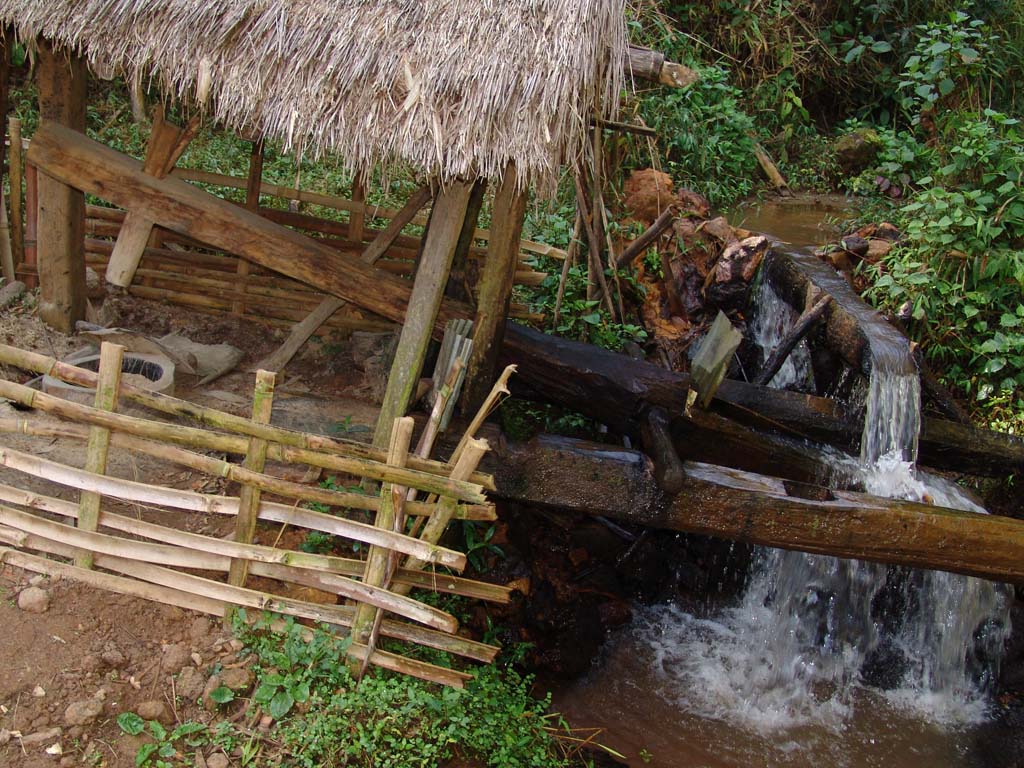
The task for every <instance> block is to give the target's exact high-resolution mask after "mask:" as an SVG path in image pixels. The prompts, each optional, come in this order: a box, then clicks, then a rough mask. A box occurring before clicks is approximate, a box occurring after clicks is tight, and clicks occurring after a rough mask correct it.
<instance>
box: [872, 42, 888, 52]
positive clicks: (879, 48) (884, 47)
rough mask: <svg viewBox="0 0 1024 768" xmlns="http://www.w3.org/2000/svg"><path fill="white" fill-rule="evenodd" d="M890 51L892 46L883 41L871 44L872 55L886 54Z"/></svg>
mask: <svg viewBox="0 0 1024 768" xmlns="http://www.w3.org/2000/svg"><path fill="white" fill-rule="evenodd" d="M891 50H892V45H890V44H889V43H887V42H886V41H885V40H876V41H875V42H874V43H872V44H871V52H872V53H888V52H889V51H891Z"/></svg>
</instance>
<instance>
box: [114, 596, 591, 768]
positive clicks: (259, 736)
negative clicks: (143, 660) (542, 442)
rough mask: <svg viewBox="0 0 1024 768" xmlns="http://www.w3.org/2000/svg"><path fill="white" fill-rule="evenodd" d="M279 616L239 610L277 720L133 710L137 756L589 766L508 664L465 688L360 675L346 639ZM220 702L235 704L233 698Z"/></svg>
mask: <svg viewBox="0 0 1024 768" xmlns="http://www.w3.org/2000/svg"><path fill="white" fill-rule="evenodd" d="M272 618H273V617H271V616H269V615H267V616H263V617H261V618H259V619H257V620H256V621H255V622H254V623H253V624H248V623H246V616H245V612H244V611H239V612H238V613H237V614H236V618H235V631H236V633H237V635H238V636H239V638H240V639H242V641H243V642H244V643H245V647H246V651H247V652H248V653H250V654H251V655H252V657H253V665H252V669H253V671H254V672H255V673H256V677H257V679H256V687H255V690H254V692H253V693H252V696H251V698H250V699H248V704H247V706H248V708H249V709H250V710H252V711H255V709H256V708H257V707H258V708H259V709H260V710H261V711H263V712H264V713H266V714H269V715H270V716H271V717H272V718H273V719H274V723H273V726H272V727H271V729H270V730H269V731H268V732H265V733H263V732H258V731H249V730H247V729H244V728H242V727H241V726H238V725H235V724H234V722H233V721H231V720H219V721H217V722H215V723H211V724H209V725H207V724H203V723H197V722H193V721H188V722H185V723H183V724H181V725H179V726H178V727H176V728H175V729H173V730H168V729H167V728H165V727H163V726H162V725H161V724H160V723H157V722H146V721H144V720H143V719H142V718H140V717H139V716H138V715H136V714H135V713H132V712H126V713H123V714H121V715H120V716H119V717H118V718H117V723H118V725H119V726H120V728H121V730H122V731H124V732H125V733H127V734H130V735H132V736H145V737H146V739H145V741H144V743H142V745H141V746H140V747H139V749H138V752H137V754H136V757H135V764H136V765H137V766H140V768H145V767H148V768H179V766H184V765H190V764H191V759H192V755H193V754H194V752H195V750H196V749H197V748H204V747H208V746H211V745H213V746H217V747H219V748H221V749H223V750H224V751H225V752H227V753H229V754H234V755H235V756H237V757H238V759H239V762H240V764H241V765H243V766H246V765H251V766H268V767H269V766H289V767H291V766H296V767H299V766H302V767H308V768H318V767H319V766H341V765H347V766H374V767H375V768H384V767H385V766H392V767H394V768H405V767H406V766H435V765H438V764H440V763H442V762H443V761H445V760H447V759H449V758H451V757H454V756H461V757H464V758H468V759H473V760H478V761H480V762H481V763H482V764H485V765H491V766H512V767H515V766H523V768H526V767H527V766H529V767H530V768H557V767H558V766H569V765H586V764H587V761H586V760H583V759H582V758H581V756H580V755H579V754H578V753H577V750H576V749H575V748H574V747H572V746H569V745H570V744H571V735H570V734H569V732H568V731H567V730H566V727H565V725H564V723H562V722H560V721H559V720H558V718H557V716H556V715H551V714H549V713H548V711H547V710H548V707H549V703H550V702H549V699H548V698H544V699H535V698H533V696H531V694H530V688H531V686H532V680H531V679H530V678H528V677H525V678H524V677H522V676H520V675H519V674H518V673H516V672H515V671H513V670H511V669H503V668H500V667H498V666H490V667H480V668H478V669H477V670H476V676H475V678H474V679H473V680H472V681H470V682H469V683H468V684H467V686H466V688H465V689H463V690H456V689H453V688H445V687H441V686H437V685H434V684H430V683H424V682H421V681H417V680H414V679H411V678H408V677H405V676H402V675H396V674H391V673H386V672H379V671H378V672H376V673H371V674H369V675H368V676H367V677H365V678H364V679H363V680H362V681H361V682H360V683H358V684H357V683H356V682H355V680H354V679H353V678H352V676H351V674H350V672H349V668H348V666H347V664H346V661H345V660H346V655H345V649H346V647H347V645H348V642H349V641H348V639H347V638H345V639H342V638H339V637H338V636H337V635H335V634H333V633H332V632H331V631H329V630H328V629H326V628H323V629H317V630H313V631H312V632H310V630H309V629H308V628H306V627H303V626H301V625H298V624H296V623H294V621H292V620H291V619H287V620H286V621H285V625H284V630H283V632H271V630H270V624H271V619H272ZM218 703H219V704H221V705H222V706H228V705H232V704H234V705H235V706H237V703H235V701H234V697H233V696H232V697H223V699H222V700H218Z"/></svg>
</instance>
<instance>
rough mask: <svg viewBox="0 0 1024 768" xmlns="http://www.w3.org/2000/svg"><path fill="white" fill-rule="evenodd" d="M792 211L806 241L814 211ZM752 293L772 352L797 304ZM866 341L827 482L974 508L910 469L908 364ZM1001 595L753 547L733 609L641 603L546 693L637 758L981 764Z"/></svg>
mask: <svg viewBox="0 0 1024 768" xmlns="http://www.w3.org/2000/svg"><path fill="white" fill-rule="evenodd" d="M786 210H787V209H783V210H782V211H781V216H780V218H781V219H782V220H783V221H782V223H783V224H784V223H785V221H784V219H785V212H786ZM790 210H796V211H797V212H798V215H799V221H798V225H799V227H800V228H801V229H800V230H799V232H798V233H797V235H796V237H797V238H803V237H806V234H807V223H808V219H809V218H812V217H813V215H814V214H811V216H808V212H807V211H806V210H799V209H790ZM815 213H817V216H818V219H819V221H820V219H821V212H820V210H818V211H815ZM777 215H780V214H777ZM774 223H775V224H779V221H778V220H776V221H775V222H774ZM759 228H764V229H767V228H768V226H766V225H765V224H763V223H761V225H760V227H759ZM794 239H795V238H794ZM757 290H758V292H759V293H758V295H757V297H756V300H755V302H754V303H755V306H756V307H757V310H756V312H757V316H756V317H755V319H754V322H753V324H752V330H753V333H754V336H755V340H756V341H757V342H758V344H759V345H760V346H761V347H763V348H765V349H766V350H768V351H770V350H771V349H772V347H773V346H774V345H775V344H776V343H777V342H778V341H779V340H780V339H781V337H782V336H783V335H784V334H785V331H786V330H787V328H788V327H789V326H790V325H791V324H792V323H793V322H795V320H796V317H797V314H796V312H795V311H794V310H793V309H792V308H791V307H789V305H788V304H786V303H785V302H784V301H782V300H781V299H779V297H778V296H777V295H776V294H775V293H774V291H773V290H772V289H771V287H770V286H769V285H768V284H767V281H763V283H762V285H761V286H760V287H759V288H758V289H757ZM869 345H870V354H871V377H870V381H869V382H868V384H867V386H866V387H864V389H865V392H864V393H863V397H864V398H865V423H864V434H863V439H862V448H861V455H860V456H859V457H858V458H853V457H849V456H846V455H845V454H840V453H838V452H836V453H835V454H834V455H833V456H831V459H832V460H831V461H830V464H831V466H832V472H833V475H832V477H829V478H821V479H822V481H823V483H825V484H829V483H836V484H845V485H849V484H851V483H853V484H859V485H863V486H864V488H865V490H867V491H868V492H870V493H873V494H877V495H880V496H887V497H891V498H907V499H913V500H917V501H920V500H926V501H932V502H934V503H936V504H939V505H941V506H946V507H952V508H959V509H965V510H972V511H977V512H983V511H984V510H982V509H980V508H979V507H977V505H975V504H974V503H973V502H972V501H971V500H970V499H969V498H968V497H967V496H966V495H965V494H964V493H962V492H961V491H960V490H959V489H958V488H957V487H956V486H955V485H953V484H952V483H948V482H946V481H944V480H942V479H940V478H936V477H931V476H928V475H926V474H925V473H922V472H918V471H917V470H916V469H915V467H914V460H915V459H916V450H917V434H918V429H919V426H920V390H919V384H918V379H917V375H916V368H915V366H914V363H913V361H912V360H911V359H910V356H909V350H908V349H907V345H906V343H902V344H900V343H898V341H896V340H895V339H888V338H885V334H882V335H881V337H877V338H875V337H871V338H869ZM809 360H810V356H809V353H808V350H807V348H806V346H805V345H804V344H803V343H801V346H800V347H798V349H797V350H796V351H795V352H794V354H793V355H792V356H791V358H790V360H789V361H788V362H787V363H786V365H785V366H784V367H783V368H782V370H780V372H779V373H778V374H777V376H776V377H775V379H774V380H773V382H772V386H775V387H780V388H781V387H787V386H800V385H801V384H806V383H808V378H809V377H810V376H812V373H811V369H810V365H809ZM1009 602H1010V592H1009V590H1008V589H1007V588H1005V587H1004V586H1003V585H1000V584H996V583H993V582H989V581H985V580H982V579H975V578H969V577H965V576H958V575H954V574H948V573H942V572H936V571H918V570H914V569H908V568H895V567H887V566H884V565H877V564H872V563H866V562H860V561H854V560H839V559H836V558H831V557H827V556H819V555H807V554H803V553H799V552H788V551H783V550H776V549H768V548H761V549H759V550H758V551H757V552H756V553H755V556H754V561H753V565H752V568H751V573H750V576H749V579H748V582H747V585H746V588H745V591H744V593H743V594H742V596H741V597H740V598H739V599H738V600H736V601H735V602H734V603H733V604H731V605H724V606H723V605H722V604H721V602H720V601H717V600H716V599H715V596H713V595H711V596H709V597H708V601H707V603H706V604H705V605H702V606H693V605H686V606H683V605H678V604H675V603H665V604H661V605H655V606H649V607H645V608H641V609H639V610H638V611H637V613H636V616H635V618H634V620H633V622H632V624H631V625H629V626H628V627H626V628H625V629H624V630H622V631H620V632H619V633H618V634H617V635H616V636H615V637H613V638H612V639H611V640H610V641H609V642H608V644H607V647H606V650H605V652H604V655H603V656H602V658H601V660H600V661H599V663H598V665H597V666H596V667H595V668H594V669H593V670H592V672H591V673H590V675H589V676H588V677H587V679H586V680H584V681H582V682H579V683H577V684H575V685H573V686H572V687H571V688H570V689H568V690H563V691H562V692H560V693H559V694H558V695H556V698H555V706H556V707H558V708H560V709H561V711H563V712H565V713H566V714H567V715H568V716H569V717H570V718H571V719H572V720H573V721H574V722H579V723H593V724H594V725H601V726H604V727H606V728H607V729H608V730H607V732H606V733H605V734H604V735H603V739H604V741H605V742H606V743H608V744H609V745H610V746H612V747H614V748H616V749H618V750H620V751H621V752H623V754H625V755H627V757H628V758H629V761H630V764H631V765H652V766H694V767H697V766H708V767H709V768H710V767H715V768H718V767H725V766H728V767H729V768H733V767H735V768H738V767H739V766H755V765H756V766H803V765H809V764H823V763H824V762H825V761H828V763H830V764H832V765H835V766H843V767H848V768H860V767H861V766H886V767H887V768H888V767H891V766H896V767H899V766H908V767H909V766H924V765H928V766H931V765H934V766H950V767H954V768H955V767H957V766H968V765H974V764H975V763H974V762H972V759H971V755H970V752H971V748H972V741H973V734H972V727H973V726H975V725H977V724H978V723H980V722H982V721H983V720H984V719H985V717H986V711H987V704H988V701H987V696H988V694H989V692H990V690H991V685H992V683H993V680H994V677H995V675H996V674H997V672H998V664H999V657H1000V654H1001V651H1002V648H1003V646H1004V643H1005V641H1006V639H1007V637H1008V635H1009V631H1010V621H1009Z"/></svg>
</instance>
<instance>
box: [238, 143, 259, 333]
mask: <svg viewBox="0 0 1024 768" xmlns="http://www.w3.org/2000/svg"><path fill="white" fill-rule="evenodd" d="M263 151H264V146H263V139H257V140H256V141H254V142H253V143H252V147H251V149H250V152H249V176H248V178H247V180H246V186H245V207H246V208H248V209H249V210H250V211H253V212H258V211H259V209H260V185H261V184H262V183H263ZM251 268H252V265H251V264H250V263H249V260H248V259H239V260H238V270H237V274H238V290H239V292H241V293H245V289H246V287H247V286H248V285H249V270H250V269H251ZM231 314H233V315H242V314H245V300H244V299H236V300H235V301H233V302H232V304H231Z"/></svg>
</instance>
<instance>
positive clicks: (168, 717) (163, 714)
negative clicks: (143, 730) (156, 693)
mask: <svg viewBox="0 0 1024 768" xmlns="http://www.w3.org/2000/svg"><path fill="white" fill-rule="evenodd" d="M135 712H136V714H138V716H139V717H141V718H142V719H143V720H156V721H157V722H158V723H163V724H164V725H170V724H171V723H172V722H174V716H173V715H172V714H171V711H170V710H169V709H168V708H167V705H166V704H164V703H163V702H162V701H160V700H158V699H153V700H151V701H144V702H142V703H141V704H139V706H137V707H136V708H135Z"/></svg>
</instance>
